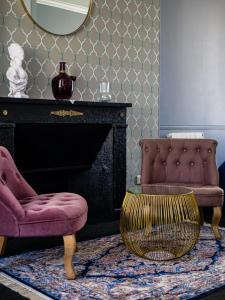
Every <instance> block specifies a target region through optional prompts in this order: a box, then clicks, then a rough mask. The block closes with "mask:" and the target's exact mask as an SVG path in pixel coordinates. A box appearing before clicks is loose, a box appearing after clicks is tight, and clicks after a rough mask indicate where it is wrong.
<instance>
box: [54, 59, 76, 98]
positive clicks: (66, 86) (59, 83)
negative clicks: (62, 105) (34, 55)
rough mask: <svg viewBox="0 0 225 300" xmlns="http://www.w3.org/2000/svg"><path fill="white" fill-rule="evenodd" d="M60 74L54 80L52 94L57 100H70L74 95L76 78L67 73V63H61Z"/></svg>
mask: <svg viewBox="0 0 225 300" xmlns="http://www.w3.org/2000/svg"><path fill="white" fill-rule="evenodd" d="M59 67H60V70H59V74H58V75H57V76H55V77H54V78H53V79H52V93H53V96H54V97H55V99H62V100H63V99H70V98H71V97H72V95H73V82H74V81H75V80H76V76H69V75H68V74H67V73H66V70H65V69H66V63H65V62H60V63H59Z"/></svg>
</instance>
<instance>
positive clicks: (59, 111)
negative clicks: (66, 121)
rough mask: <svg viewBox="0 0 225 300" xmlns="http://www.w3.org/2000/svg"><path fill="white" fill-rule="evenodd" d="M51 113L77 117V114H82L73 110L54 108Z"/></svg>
mask: <svg viewBox="0 0 225 300" xmlns="http://www.w3.org/2000/svg"><path fill="white" fill-rule="evenodd" d="M51 115H54V116H59V117H77V116H83V113H82V112H79V111H75V110H56V111H51Z"/></svg>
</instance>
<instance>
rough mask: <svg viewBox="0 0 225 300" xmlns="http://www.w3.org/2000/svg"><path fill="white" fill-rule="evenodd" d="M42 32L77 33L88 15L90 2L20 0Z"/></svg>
mask: <svg viewBox="0 0 225 300" xmlns="http://www.w3.org/2000/svg"><path fill="white" fill-rule="evenodd" d="M21 1H22V4H23V6H24V8H25V10H26V11H27V13H28V15H29V16H30V17H31V18H32V20H33V21H34V22H35V23H36V24H37V25H38V26H39V27H41V28H42V29H43V30H45V31H48V32H50V33H53V34H59V35H65V34H70V33H72V32H75V31H77V30H78V29H79V28H80V27H81V25H82V24H83V23H84V22H85V21H86V19H87V17H88V16H89V14H90V9H91V4H92V0H21Z"/></svg>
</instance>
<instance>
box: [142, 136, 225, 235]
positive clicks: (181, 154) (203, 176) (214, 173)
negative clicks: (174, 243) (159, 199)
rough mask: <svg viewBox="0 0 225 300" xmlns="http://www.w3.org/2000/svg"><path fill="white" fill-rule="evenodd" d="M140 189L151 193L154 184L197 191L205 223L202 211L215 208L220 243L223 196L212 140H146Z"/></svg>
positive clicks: (215, 232)
mask: <svg viewBox="0 0 225 300" xmlns="http://www.w3.org/2000/svg"><path fill="white" fill-rule="evenodd" d="M140 146H141V151H142V163H141V185H142V190H143V192H145V193H148V190H149V187H150V186H151V185H152V184H154V185H156V184H160V185H175V186H185V187H189V188H190V189H191V190H193V191H194V194H195V196H196V200H197V203H198V206H199V208H200V214H201V217H202V220H203V213H202V207H213V218H212V229H213V232H214V235H215V237H216V238H217V239H219V238H220V237H221V236H220V233H219V229H218V225H219V222H220V219H221V215H222V209H221V208H222V206H223V201H224V192H223V190H222V189H221V188H220V187H219V186H218V185H219V176H218V170H217V166H216V160H215V154H216V146H217V142H216V141H215V140H211V139H143V140H141V141H140Z"/></svg>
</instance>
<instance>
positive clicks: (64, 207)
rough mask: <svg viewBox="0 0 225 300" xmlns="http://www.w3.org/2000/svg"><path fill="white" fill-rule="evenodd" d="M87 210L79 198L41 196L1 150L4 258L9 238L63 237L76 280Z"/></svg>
mask: <svg viewBox="0 0 225 300" xmlns="http://www.w3.org/2000/svg"><path fill="white" fill-rule="evenodd" d="M87 210H88V208H87V203H86V200H85V199H84V198H82V197H81V196H80V195H77V194H72V193H56V194H45V195H37V193H36V192H35V191H34V190H33V189H32V187H31V186H30V185H29V184H28V183H27V182H26V181H25V179H24V178H23V177H22V175H21V174H20V172H19V171H18V169H17V168H16V165H15V163H14V161H13V159H12V157H11V155H10V153H9V152H8V150H7V149H6V148H4V147H1V146H0V255H2V254H3V252H4V248H5V245H6V237H35V236H55V235H62V236H63V239H64V263H65V271H66V275H67V278H68V279H74V278H75V271H74V268H73V265H72V257H73V254H74V252H75V248H76V238H75V233H76V232H77V231H78V230H79V229H81V228H82V227H83V226H84V225H85V223H86V220H87Z"/></svg>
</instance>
